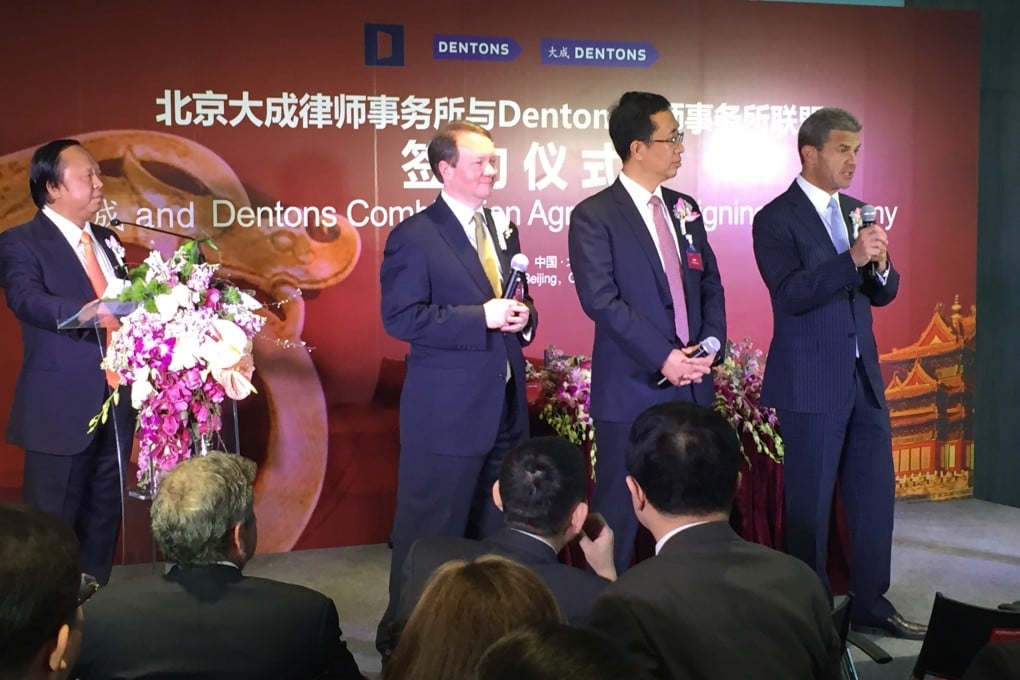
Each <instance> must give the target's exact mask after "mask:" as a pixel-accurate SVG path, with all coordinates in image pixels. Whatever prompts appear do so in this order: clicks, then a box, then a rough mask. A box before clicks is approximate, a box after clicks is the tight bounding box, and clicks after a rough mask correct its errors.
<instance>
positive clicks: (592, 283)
mask: <svg viewBox="0 0 1020 680" xmlns="http://www.w3.org/2000/svg"><path fill="white" fill-rule="evenodd" d="M609 136H610V138H611V139H612V141H613V146H614V147H615V148H616V153H617V154H619V156H620V158H621V159H622V161H623V168H622V171H621V173H620V176H619V177H618V178H617V180H616V182H614V183H613V184H612V185H611V186H610V187H608V188H606V189H604V190H602V191H600V192H599V193H597V194H595V195H594V196H591V197H589V198H587V199H585V200H584V201H582V202H581V203H579V204H578V205H577V207H576V208H575V209H574V211H573V214H572V216H571V220H570V229H569V242H570V266H571V269H572V271H573V275H574V280H575V288H576V290H577V296H578V298H579V299H580V301H581V306H582V307H583V308H584V311H585V313H586V314H587V315H588V316H589V317H590V318H591V319H592V321H594V322H595V345H594V350H593V357H592V385H591V414H592V418H593V419H594V421H595V444H596V449H597V458H598V462H597V464H596V479H595V492H594V495H593V497H592V510H593V511H594V512H599V513H601V514H602V515H603V516H604V517H605V519H606V522H607V523H608V524H609V526H610V527H611V528H612V529H613V531H614V532H615V533H616V548H615V553H616V554H615V559H616V567H617V570H618V571H621V572H622V571H623V570H625V569H626V568H627V567H628V566H629V565H630V563H631V559H632V557H633V552H634V538H635V536H636V535H637V518H636V517H635V516H634V512H633V510H632V509H631V501H630V494H629V492H628V490H627V485H626V482H625V478H626V475H627V472H626V468H625V466H624V450H625V448H626V443H627V435H628V432H629V430H630V426H631V424H632V423H633V422H634V419H635V418H637V416H638V414H639V413H641V412H642V411H644V410H645V409H646V408H648V407H649V406H652V405H654V404H660V403H663V402H667V401H686V402H692V403H697V404H701V405H703V406H711V404H712V401H713V399H714V396H715V390H714V387H713V385H712V377H711V375H710V372H711V367H712V365H713V363H715V360H716V353H715V352H709V353H707V354H705V355H704V356H695V355H696V354H697V353H698V350H699V345H700V343H701V342H702V341H704V340H706V339H707V338H711V337H714V338H716V339H717V340H718V341H719V342H720V343H725V341H726V307H725V300H724V296H723V286H722V280H721V278H720V276H719V267H718V265H717V264H716V259H715V255H714V253H713V252H712V248H711V246H710V245H709V243H708V238H707V234H706V231H705V224H704V222H703V221H702V219H701V215H700V209H699V208H698V204H697V202H696V201H695V200H694V198H693V197H691V196H689V195H687V194H681V193H678V192H676V191H673V190H672V189H666V188H664V187H662V186H661V185H662V184H663V183H664V182H666V181H668V180H670V179H672V178H673V177H675V176H676V173H677V170H678V169H679V168H680V166H681V164H682V161H681V156H682V154H683V152H684V145H683V139H684V138H683V132H682V131H681V130H680V126H679V124H678V123H677V120H676V117H675V116H674V115H673V112H672V110H671V108H670V103H669V100H667V99H666V98H665V97H663V96H662V95H658V94H652V93H650V92H628V93H626V94H624V95H623V96H622V97H621V98H620V101H619V103H618V104H617V105H616V106H615V107H613V109H612V111H611V112H610V115H609Z"/></svg>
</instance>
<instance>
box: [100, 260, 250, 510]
mask: <svg viewBox="0 0 1020 680" xmlns="http://www.w3.org/2000/svg"><path fill="white" fill-rule="evenodd" d="M218 268H219V265H218V264H209V263H205V262H202V261H201V251H200V249H199V243H198V242H196V241H189V242H188V243H185V244H184V245H182V246H181V247H180V248H178V249H177V251H176V252H174V254H173V255H172V256H171V257H170V259H168V260H165V261H164V260H163V258H162V256H161V255H160V254H159V252H158V251H152V252H151V253H150V254H149V256H148V257H147V258H146V259H145V262H143V263H142V264H141V265H139V266H138V267H136V268H134V269H132V270H131V273H130V279H131V285H130V286H127V287H125V288H124V290H123V291H122V292H121V294H120V300H122V301H131V302H138V303H139V305H138V307H137V308H135V310H134V311H132V312H131V313H130V314H128V315H126V316H125V317H124V318H123V319H121V326H120V328H119V329H118V330H117V331H115V332H114V333H113V336H112V338H111V341H110V346H109V348H108V352H107V355H106V358H105V359H104V361H103V364H102V365H103V368H104V369H108V370H111V371H114V372H116V373H117V374H118V375H119V376H120V379H121V382H122V384H125V385H128V386H130V387H131V404H132V406H133V407H134V408H136V409H137V410H138V426H137V435H138V439H139V452H138V482H139V486H141V487H143V488H152V489H153V490H154V488H155V485H158V483H159V479H160V477H161V476H162V474H163V473H164V472H166V471H167V470H169V469H171V468H172V467H174V466H175V465H177V464H178V463H179V462H180V461H182V460H184V459H185V458H188V457H189V456H190V455H191V450H192V445H193V443H199V442H201V443H207V442H208V441H209V440H210V438H211V437H212V436H213V435H215V434H216V433H218V432H219V430H220V428H221V427H222V421H221V419H220V410H221V404H222V403H223V400H224V399H225V398H226V397H230V398H231V399H235V400H240V399H244V398H245V397H247V396H248V395H249V394H251V393H252V392H253V391H254V387H253V386H252V384H251V377H252V374H253V372H254V364H253V363H252V357H251V350H252V338H254V337H255V335H256V334H257V333H258V332H259V331H260V330H261V329H262V326H263V324H264V323H265V317H263V316H261V315H260V314H258V313H256V310H258V309H259V308H260V307H261V304H260V303H259V302H258V301H257V300H255V299H254V298H253V297H252V296H251V295H249V294H247V293H244V292H242V291H240V290H239V289H238V288H237V287H235V286H233V285H230V284H228V283H226V282H225V281H221V280H215V279H214V278H213V274H214V273H215V272H216V270H217V269H218ZM116 398H117V394H116V393H114V394H113V395H111V397H110V399H109V400H108V401H107V403H106V404H104V405H103V411H102V412H100V414H99V415H97V416H96V418H94V419H93V421H94V423H98V422H99V421H100V420H101V419H105V417H106V414H107V413H108V410H109V406H110V402H112V401H114V400H115V399H116ZM150 485H151V487H150Z"/></svg>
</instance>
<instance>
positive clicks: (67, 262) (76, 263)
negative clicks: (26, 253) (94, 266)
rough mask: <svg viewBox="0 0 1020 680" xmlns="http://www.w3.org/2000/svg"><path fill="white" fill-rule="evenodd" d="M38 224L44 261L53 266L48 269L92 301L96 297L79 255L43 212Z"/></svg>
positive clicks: (84, 297)
mask: <svg viewBox="0 0 1020 680" xmlns="http://www.w3.org/2000/svg"><path fill="white" fill-rule="evenodd" d="M37 224H38V228H37V235H38V237H39V243H40V244H41V245H42V253H43V255H44V258H45V259H44V261H45V262H47V263H48V264H49V265H52V266H50V267H47V269H48V270H49V271H50V272H51V273H53V274H54V276H55V278H56V279H57V280H63V281H64V282H65V285H68V286H71V287H73V288H75V289H78V290H79V291H80V294H81V296H82V298H83V299H85V300H91V299H92V298H94V297H96V294H95V291H94V290H92V283H91V282H89V277H88V274H86V273H85V268H84V267H83V266H82V264H81V260H79V259H78V253H76V252H75V251H74V248H72V247H71V244H70V243H68V242H67V239H66V238H64V234H63V233H61V231H60V229H58V228H57V225H55V224H53V222H52V221H50V218H48V217H46V215H44V214H43V213H42V211H40V212H39V213H38V219H37Z"/></svg>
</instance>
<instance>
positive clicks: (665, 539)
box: [655, 519, 714, 555]
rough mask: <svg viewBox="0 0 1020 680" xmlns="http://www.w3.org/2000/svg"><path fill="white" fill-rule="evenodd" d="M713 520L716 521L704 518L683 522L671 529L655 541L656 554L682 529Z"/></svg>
mask: <svg viewBox="0 0 1020 680" xmlns="http://www.w3.org/2000/svg"><path fill="white" fill-rule="evenodd" d="M712 521H714V520H710V519H706V520H704V521H702V522H691V523H690V524H682V525H680V526H678V527H677V528H676V529H673V530H672V531H670V532H669V533H667V534H664V535H663V537H662V538H660V539H659V540H658V541H656V542H655V554H656V555H658V554H659V551H660V550H662V546H664V545H666V543H667V542H668V541H669V539H671V538H673V537H674V536H676V535H677V534H679V533H680V532H681V531H686V530H687V529H690V528H691V527H696V526H698V525H699V524H708V523H709V522H712Z"/></svg>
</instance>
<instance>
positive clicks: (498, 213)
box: [489, 208, 514, 250]
mask: <svg viewBox="0 0 1020 680" xmlns="http://www.w3.org/2000/svg"><path fill="white" fill-rule="evenodd" d="M489 214H490V215H492V224H493V225H494V226H495V227H496V239H497V240H498V241H499V249H500V250H506V247H507V246H506V244H507V241H509V240H510V236H511V235H512V234H513V233H514V225H513V224H511V223H510V218H509V217H508V216H507V214H506V213H505V212H503V211H502V210H500V209H499V208H491V209H490V210H489Z"/></svg>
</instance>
